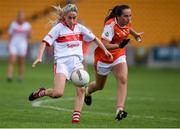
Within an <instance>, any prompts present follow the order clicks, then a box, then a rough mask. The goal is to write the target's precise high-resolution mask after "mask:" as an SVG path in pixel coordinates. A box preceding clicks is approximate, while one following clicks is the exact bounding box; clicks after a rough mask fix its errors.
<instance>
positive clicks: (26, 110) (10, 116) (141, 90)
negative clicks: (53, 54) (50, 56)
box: [0, 61, 180, 128]
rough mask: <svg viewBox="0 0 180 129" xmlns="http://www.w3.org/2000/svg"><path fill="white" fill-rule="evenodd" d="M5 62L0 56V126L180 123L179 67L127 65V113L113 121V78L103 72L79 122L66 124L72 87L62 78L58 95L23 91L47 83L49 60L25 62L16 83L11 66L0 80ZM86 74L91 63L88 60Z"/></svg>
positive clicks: (50, 81) (179, 125)
mask: <svg viewBox="0 0 180 129" xmlns="http://www.w3.org/2000/svg"><path fill="white" fill-rule="evenodd" d="M6 68H7V64H6V62H2V61H1V62H0V127H1V128H2V127H3V128H9V127H13V128H21V127H22V128H64V127H66V128H71V127H73V128H79V127H81V128H128V127H134V128H135V127H138V128H149V127H152V128H155V127H171V128H174V127H176V128H180V70H169V69H146V68H143V67H133V68H129V76H128V98H127V102H126V111H127V112H128V117H127V118H125V119H123V120H122V121H120V122H117V121H115V120H114V119H115V110H116V108H115V104H116V81H115V79H114V77H113V75H112V74H110V75H109V77H108V80H107V83H106V86H105V89H104V90H103V91H99V92H96V93H94V94H93V104H92V105H91V106H86V105H84V107H83V111H82V113H81V123H80V124H77V125H73V124H71V116H72V109H73V104H74V101H73V100H74V96H75V88H74V86H73V85H72V84H71V83H69V82H68V83H67V85H66V88H65V93H64V96H63V97H62V98H60V99H56V100H54V99H50V98H48V97H44V98H42V99H38V100H37V101H35V102H34V103H31V102H29V101H28V96H29V94H30V93H31V92H32V91H33V90H35V89H38V88H39V87H41V86H44V87H46V88H47V87H51V86H52V84H53V66H52V65H50V64H41V65H39V66H38V67H37V68H35V69H32V68H31V66H30V64H27V66H26V75H25V80H24V81H23V82H22V83H19V82H18V81H17V79H16V77H17V74H16V73H17V70H15V74H14V80H13V82H12V83H7V82H6ZM89 73H90V76H91V80H94V71H93V67H92V66H89Z"/></svg>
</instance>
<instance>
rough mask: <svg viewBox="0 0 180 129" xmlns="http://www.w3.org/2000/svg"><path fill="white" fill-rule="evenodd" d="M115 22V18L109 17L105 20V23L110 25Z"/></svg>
mask: <svg viewBox="0 0 180 129" xmlns="http://www.w3.org/2000/svg"><path fill="white" fill-rule="evenodd" d="M115 24H116V18H111V19H109V20H107V21H106V23H105V25H111V26H114V25H115Z"/></svg>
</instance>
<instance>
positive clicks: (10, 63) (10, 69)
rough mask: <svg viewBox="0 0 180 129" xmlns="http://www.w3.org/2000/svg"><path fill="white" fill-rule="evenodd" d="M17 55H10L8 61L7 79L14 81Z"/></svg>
mask: <svg viewBox="0 0 180 129" xmlns="http://www.w3.org/2000/svg"><path fill="white" fill-rule="evenodd" d="M15 62H16V55H10V56H9V60H8V68H7V77H8V78H11V79H12V76H13V70H14V64H15Z"/></svg>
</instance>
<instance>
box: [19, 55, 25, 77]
mask: <svg viewBox="0 0 180 129" xmlns="http://www.w3.org/2000/svg"><path fill="white" fill-rule="evenodd" d="M18 65H19V67H18V77H19V79H20V80H22V79H23V77H24V69H25V57H24V56H19V57H18Z"/></svg>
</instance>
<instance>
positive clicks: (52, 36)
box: [43, 24, 60, 46]
mask: <svg viewBox="0 0 180 129" xmlns="http://www.w3.org/2000/svg"><path fill="white" fill-rule="evenodd" d="M59 33H60V26H59V24H57V25H56V26H54V27H53V28H52V29H51V30H50V31H49V33H48V34H47V35H46V36H45V37H44V39H43V41H44V42H46V43H47V44H48V45H49V46H51V45H52V44H53V43H54V41H55V40H56V39H57V38H58V37H59Z"/></svg>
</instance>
